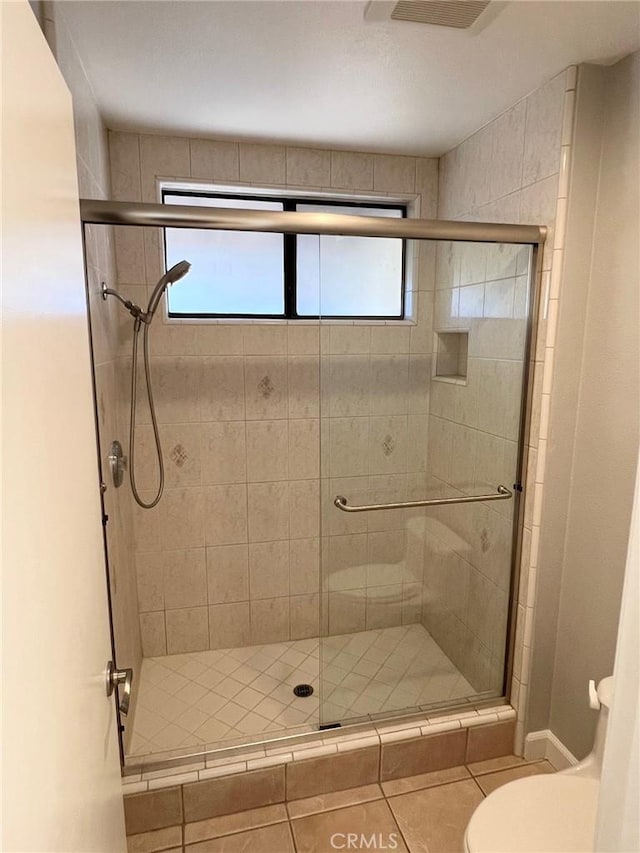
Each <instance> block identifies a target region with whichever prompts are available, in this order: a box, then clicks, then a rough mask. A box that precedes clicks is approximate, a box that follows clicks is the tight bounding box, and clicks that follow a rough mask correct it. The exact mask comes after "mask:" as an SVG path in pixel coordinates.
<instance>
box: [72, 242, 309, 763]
mask: <svg viewBox="0 0 640 853" xmlns="http://www.w3.org/2000/svg"><path fill="white" fill-rule="evenodd" d="M100 228H104V226H100ZM96 230H97V229H96V228H93V229H90V236H91V237H92V238H93V237H94V236H95V235H94V232H96ZM110 231H111V229H109V232H110ZM194 233H200V232H194ZM105 239H106V238H105ZM114 244H115V254H116V257H117V260H118V264H117V265H116V264H115V263H113V264H112V265H111V266H110V267H109V269H107V270H104V269H103V268H102V267H99V268H98V264H97V262H96V261H93V260H92V259H93V258H94V257H95V256H97V255H98V252H99V250H101V245H99V246H98V248H97V249H96V248H94V245H93V243H88V252H87V256H88V259H89V261H88V284H89V296H90V299H89V307H90V322H91V329H92V334H93V341H94V382H95V390H96V409H97V414H98V429H99V440H100V446H99V452H100V458H101V463H102V471H103V478H104V480H105V484H106V490H105V492H104V506H105V513H106V515H108V522H107V524H106V537H107V551H108V570H109V577H110V589H111V608H112V610H111V616H112V622H113V628H114V638H115V647H116V661H117V665H118V666H119V667H121V668H123V667H132V668H133V670H134V681H133V694H132V702H131V707H130V710H129V714H128V715H127V716H126V717H125V716H123V718H122V722H123V724H124V732H123V733H122V738H123V751H124V754H125V758H126V762H127V763H131V764H137V763H140V762H142V763H144V762H149V761H157V760H163V759H164V758H166V757H168V756H181V755H185V754H194V753H200V752H209V751H215V750H220V749H224V748H226V747H230V746H234V745H241V744H251V743H257V742H262V741H266V740H271V739H273V738H278V737H282V736H287V735H292V734H301V733H304V732H312V731H315V730H317V728H318V726H319V719H318V702H319V695H320V690H319V684H318V681H319V679H318V669H319V663H318V657H319V651H318V646H319V640H318V637H319V633H320V627H319V613H320V596H319V579H318V565H319V529H320V521H319V513H320V503H319V494H320V459H319V457H320V446H319V432H320V417H319V414H320V402H319V395H320V390H319V386H320V383H319V369H320V357H319V348H320V335H319V333H320V329H319V327H318V322H317V321H313V322H310V323H301V324H287V323H256V322H253V323H247V322H245V321H242V320H240V321H239V320H236V321H232V322H228V323H225V322H213V323H211V322H206V321H205V322H202V321H197V320H196V321H194V322H190V321H188V320H179V321H171V320H169V319H168V318H167V316H166V311H165V306H164V305H162V306H161V307H160V309H159V310H158V311H157V312H156V314H155V316H154V319H153V323H152V325H151V327H150V332H149V340H150V365H149V366H150V372H151V379H152V384H153V389H154V401H155V408H156V413H157V418H158V427H159V433H160V440H161V445H162V453H163V458H164V466H165V488H164V493H163V495H162V498H161V500H160V501H159V503H158V504H157V506H155V507H154V508H153V509H144V508H142V507H140V506H138V505H137V504H136V503H135V502H134V501H133V499H132V494H131V488H130V484H129V479H128V478H129V471H128V470H126V472H125V477H124V479H123V482H122V483H121V485H119V486H117V487H116V485H115V483H114V482H113V481H112V480H111V478H110V475H109V464H108V455H109V452H110V448H111V443H112V441H113V440H114V439H117V440H118V441H120V443H121V444H122V447H123V451H124V454H125V456H127V457H130V452H129V448H128V436H129V402H130V381H131V351H132V346H131V344H132V333H133V325H134V320H133V318H132V317H131V315H130V314H129V312H128V311H127V310H126V308H125V307H124V306H123V305H122V304H121V303H120V302H119V301H118V300H117V299H116V298H115V297H113V296H112V297H109V299H108V300H106V301H105V300H103V299H102V293H101V289H100V282H101V281H106V282H107V283H108V285H109V286H110V287H111V288H113V289H114V290H117V291H118V293H119V295H120V296H121V297H122V298H123V299H125V300H131V301H132V302H135V303H136V304H138V305H140V306H141V307H142V308H143V309H144V308H145V307H146V305H147V302H148V299H149V296H150V292H151V290H152V289H153V286H154V285H155V283H156V282H157V280H158V279H159V278H160V276H161V275H162V274H163V273H164V257H163V235H162V231H161V230H160V229H155V228H135V227H122V228H118V229H115V239H114ZM105 245H107V244H105ZM110 245H111V244H109V247H110ZM143 246H144V249H145V250H144V251H142V247H143ZM102 251H103V253H104V254H106V248H104V249H102ZM181 251H182V250H181ZM184 252H185V254H184V256H185V257H186V258H187V260H189V261H191V262H192V264H193V267H192V273H190V274H189V275H187V276H185V277H184V279H182V280H181V281H180V282H179V284H177V285H176V286H175V287H176V292H177V288H180V289H181V291H182V292H183V293H184V294H185V295H187V293H188V292H189V288H190V287H191V286H192V285H193V286H195V287H196V290H197V288H198V283H199V281H201V280H202V276H203V271H202V270H201V269H200V266H201V265H202V263H206V258H203V257H202V256H201V255H198V253H196V254H195V255H190V254H189V253H188V252H187V251H186V249H185V250H184ZM199 265H200V266H199ZM116 270H117V273H116ZM192 274H193V278H192V277H191V276H192ZM117 275H119V280H118V278H117ZM131 281H133V282H135V283H134V284H130V283H129V282H131ZM138 360H139V363H138V384H139V393H138V403H139V409H138V413H137V430H136V454H135V467H136V477H137V481H138V483H139V486H140V490H141V493H142V497H143V498H144V499H146V500H149V499H150V498H151V497H152V496H153V495H154V494H155V489H156V486H157V477H158V473H157V459H156V456H155V444H154V439H153V429H152V425H151V419H150V413H149V405H148V400H147V396H146V393H145V390H144V389H145V386H144V370H143V366H142V352H139V353H138ZM305 685H310V686H311V687H312V688H313V691H312V692H311V694H310V695H309V694H308V692H307V691H306V690H305V689H304V688H305ZM295 688H302V689H301V690H298V691H295V690H294V689H295Z"/></svg>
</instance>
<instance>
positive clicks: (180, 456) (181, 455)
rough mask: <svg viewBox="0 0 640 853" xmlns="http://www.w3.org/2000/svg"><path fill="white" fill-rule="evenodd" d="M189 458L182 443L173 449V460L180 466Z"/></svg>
mask: <svg viewBox="0 0 640 853" xmlns="http://www.w3.org/2000/svg"><path fill="white" fill-rule="evenodd" d="M188 458H189V455H188V453H187V451H186V450H185V449H184V447H183V446H182V445H181V444H176V446H175V447H174V448H173V450H172V451H171V461H172V462H175V464H176V465H177V466H178V468H182V466H183V465H184V463H185V462H186V461H187V459H188Z"/></svg>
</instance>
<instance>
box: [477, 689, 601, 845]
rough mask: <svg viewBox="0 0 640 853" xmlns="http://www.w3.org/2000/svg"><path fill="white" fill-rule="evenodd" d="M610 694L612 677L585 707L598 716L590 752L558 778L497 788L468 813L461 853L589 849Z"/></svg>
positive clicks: (546, 777)
mask: <svg viewBox="0 0 640 853" xmlns="http://www.w3.org/2000/svg"><path fill="white" fill-rule="evenodd" d="M612 694H613V678H612V677H611V676H609V677H608V678H603V679H602V681H601V682H600V683H599V684H598V687H597V689H596V688H595V687H594V685H593V682H591V683H590V685H589V696H590V704H591V707H592V708H598V709H599V711H600V714H599V717H598V725H597V729H596V736H595V740H594V744H593V749H592V750H591V752H590V753H589V755H588V756H587V757H586V758H585V759H584V760H583V761H580V762H579V763H578V764H576V765H575V766H573V767H570V768H569V769H567V770H562V771H560V772H559V773H553V774H549V775H541V776H529V777H527V778H525V779H517V780H515V781H514V782H509V783H508V784H506V785H503V786H502V787H501V788H498V789H497V790H496V791H494V792H493V793H491V794H489V796H488V797H487V798H486V799H485V800H483V802H482V803H480V805H479V806H478V808H477V809H476V810H475V812H474V813H473V815H472V817H471V820H470V821H469V825H468V826H467V831H466V833H465V838H464V844H465V846H464V850H465V853H558V851H559V850H561V851H563V853H570V851H576V852H578V851H579V853H585V851H588V850H593V839H594V833H595V825H596V811H597V807H598V792H599V788H600V773H601V770H602V756H603V753H604V743H605V736H606V731H607V721H608V717H609V709H610V707H611V697H612Z"/></svg>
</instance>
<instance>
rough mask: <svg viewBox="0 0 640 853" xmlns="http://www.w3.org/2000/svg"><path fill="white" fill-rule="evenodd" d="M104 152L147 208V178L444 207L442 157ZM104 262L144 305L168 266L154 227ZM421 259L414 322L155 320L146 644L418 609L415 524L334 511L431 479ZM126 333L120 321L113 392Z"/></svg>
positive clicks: (221, 148) (299, 629) (240, 637)
mask: <svg viewBox="0 0 640 853" xmlns="http://www.w3.org/2000/svg"><path fill="white" fill-rule="evenodd" d="M110 148H111V164H112V176H113V183H112V187H113V195H114V197H115V198H118V199H121V200H132V201H137V200H143V201H156V200H157V199H158V188H157V179H158V178H165V179H166V178H174V179H178V180H189V179H192V180H198V181H201V182H202V181H204V182H212V183H219V184H222V185H227V186H228V185H230V184H231V185H233V186H257V187H274V188H279V189H282V190H284V189H290V190H305V191H308V192H309V193H314V192H315V193H317V192H323V191H329V192H334V193H335V192H343V193H347V194H348V193H357V194H360V195H362V196H366V197H371V198H377V197H380V198H381V199H387V200H388V199H389V198H394V199H396V198H398V199H405V200H407V201H409V202H411V204H412V207H413V211H412V212H413V215H420V212H421V213H422V215H424V216H427V217H432V216H434V215H435V210H436V195H437V161H435V160H422V159H416V158H411V157H389V156H382V155H375V154H360V153H353V152H339V151H324V150H313V149H305V148H285V147H282V146H275V145H273V146H270V145H253V144H251V145H249V144H245V143H235V142H228V141H225V142H220V141H215V140H207V139H186V138H174V137H163V136H149V135H144V134H141V135H138V134H134V133H111V134H110ZM116 254H117V261H118V283H119V287H120V290H121V291H122V292H123V293H124V294H126V295H127V296H129V297H130V298H132V299H134V300H135V301H138V302H141V303H142V302H144V300H145V299H146V298H147V289H148V287H149V286H152V285H153V284H154V283H155V281H156V280H157V278H158V277H159V276H160V275H161V274H162V271H163V270H162V256H161V249H160V241H159V235H158V232H157V231H154V230H153V229H144V230H137V229H133V228H129V229H119V230H117V231H116ZM415 255H416V257H415V259H414V263H415V273H414V276H413V287H414V288H415V292H412V293H411V299H412V304H413V310H414V312H415V323H413V324H408V323H395V324H391V323H371V324H365V323H355V324H354V323H340V324H331V325H325V324H322V325H320V324H318V323H314V322H304V323H293V322H292V323H286V322H272V323H264V322H235V323H234V322H226V323H225V322H204V323H188V322H181V323H172V324H168V323H166V322H162V320H161V318H160V317H159V316H158V318H157V320H156V324H155V325H154V327H153V330H152V335H151V337H152V352H153V359H152V361H153V365H152V366H153V372H154V377H155V394H156V398H157V409H158V415H159V420H160V423H161V432H162V439H163V445H164V452H165V460H166V466H167V490H166V492H165V496H164V497H163V499H162V502H161V503H160V505H159V506H158V508H157V509H156V510H153V511H145V510H138V511H136V521H135V527H136V533H137V542H136V562H137V573H138V591H139V604H140V624H141V630H142V638H143V649H144V653H145V654H146V655H157V654H165V653H175V652H182V651H188V650H195V649H205V648H219V647H229V646H235V645H245V644H249V643H267V642H275V641H280V640H284V639H289V638H291V639H299V638H303V637H309V636H314V635H317V634H318V632H319V631H323V632H326V631H329V632H331V633H342V632H345V631H356V630H360V629H364V628H365V627H366V628H371V627H386V626H388V625H396V624H402V623H403V622H404V623H409V622H416V621H419V620H420V590H421V585H422V550H421V549H422V538H421V531H420V526H419V525H420V519H419V518H418V519H416V520H414V521H413V522H412V520H411V519H410V518H408V517H404V516H399V515H398V514H395V515H394V514H392V515H390V516H389V517H384V514H382V517H381V515H378V516H377V517H376V518H374V519H373V520H372V521H369V522H367V520H366V517H364V516H347V515H344V514H342V513H340V512H339V511H338V510H336V509H335V508H334V507H333V505H332V500H333V497H334V496H335V495H336V494H338V493H345V494H347V495H348V496H349V498H350V500H351V501H357V500H358V499H363V498H364V499H366V500H369V499H374V500H375V499H392V498H393V497H396V496H410V495H413V494H415V493H416V492H417V491H422V490H423V488H424V484H423V481H424V477H425V466H426V441H427V437H426V434H427V425H428V421H427V414H428V390H429V388H428V385H429V377H430V373H431V309H432V302H433V300H432V295H431V291H432V289H433V269H434V260H435V259H434V254H433V251H432V250H430V249H429V247H426V246H422V247H420V250H419V251H418V249H416V250H415ZM185 286H188V280H187V281H186V282H185ZM419 291H422V293H421V292H419ZM420 297H423V298H420ZM130 339H131V327H130V323H129V322H127V321H126V320H125V321H124V322H123V323H122V324H121V344H122V348H121V358H120V361H119V368H120V379H119V381H120V387H121V389H122V393H123V396H124V397H125V398H126V396H127V393H128V392H127V391H126V383H127V382H128V370H129V362H128V359H127V355H128V351H129V347H130ZM140 421H141V424H142V427H141V429H140V446H139V451H138V458H139V463H140V472H141V473H140V478H141V484H142V485H143V486H144V487H145V488H146V489H150V488H153V484H154V482H155V480H154V475H153V444H152V433H151V429H150V426H149V418H148V412H147V411H146V408H145V407H143V408H142V409H141V411H140ZM145 421H146V423H145ZM321 440H322V441H321ZM321 444H322V448H323V454H322V457H323V458H322V459H321V458H320V455H321V454H320V446H321ZM321 513H322V525H321V524H320V516H321ZM416 521H417V525H418V526H417V528H416V527H415V524H416ZM410 522H411V523H410ZM412 524H413V525H414V526H413V527H412V526H411V525H412ZM321 536H322V537H323V539H322V542H321ZM321 554H322V558H321ZM321 563H322V566H321ZM320 571H322V573H323V584H322V586H323V589H324V590H325V595H326V599H325V602H324V604H325V607H323V608H322V613H323V614H324V620H325V621H324V624H322V625H320V621H319V619H320V612H321V608H320V603H321V602H320V595H319V591H320V580H319V574H320Z"/></svg>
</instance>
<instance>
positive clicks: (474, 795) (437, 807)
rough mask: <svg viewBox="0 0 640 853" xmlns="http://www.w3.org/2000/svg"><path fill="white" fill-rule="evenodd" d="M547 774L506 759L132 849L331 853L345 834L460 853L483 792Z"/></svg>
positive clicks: (387, 845)
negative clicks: (514, 781)
mask: <svg viewBox="0 0 640 853" xmlns="http://www.w3.org/2000/svg"><path fill="white" fill-rule="evenodd" d="M552 772H554V770H553V767H552V766H551V765H550V764H549V763H548V762H547V761H537V762H526V761H525V760H524V759H522V758H517V757H516V756H513V755H510V756H503V757H501V758H494V759H490V760H488V761H481V762H477V763H475V764H470V765H467V766H461V767H452V768H450V769H448V770H440V771H436V772H434V773H424V774H421V775H420V776H411V777H408V778H404V779H395V780H393V781H392V782H383V783H382V784H381V785H378V784H373V785H365V786H363V787H361V788H352V789H350V790H347V791H337V792H334V793H329V794H322V795H319V796H315V797H310V798H308V799H304V800H294V801H291V802H288V803H286V804H285V803H278V804H276V805H271V806H264V807H262V808H258V809H252V810H249V811H245V812H238V813H236V814H230V815H223V816H222V817H216V818H211V819H209V820H202V821H198V822H196V823H188V824H186V825H185V826H184V827H171V828H170V829H166V830H160V831H156V832H155V833H143V834H142V835H137V836H130V837H129V839H128V842H129V851H130V853H134V851H135V853H138V851H140V850H143V849H144V850H161V849H162V850H166V849H167V845H168V844H169V843H172V844H173V845H174V846H172V847H171V851H172V853H246V852H247V851H259V853H334V851H335V850H336V849H340V844H344V845H345V846H344V847H343V848H342V849H347V847H346V841H347V838H346V836H347V834H349V833H351V834H352V836H353V834H354V833H355V834H356V836H357V838H356V842H357V843H352V845H351V847H349V848H348V849H352V850H357V849H360V850H371V849H375V850H396V851H399V853H401V852H402V851H404V853H460V851H461V850H462V849H463V839H464V833H465V830H466V827H467V824H468V822H469V820H470V818H471V815H472V814H473V812H474V810H475V809H476V807H477V806H478V805H479V804H480V803H481V802H482V800H483V798H484V797H485V796H486V795H487V793H489V792H490V791H494V790H495V789H496V788H498V787H500V785H504V784H506V783H507V782H510V781H511V780H513V779H516V778H521V777H523V776H531V775H534V774H538V773H552ZM163 833H165V834H166V839H165V837H164V835H163ZM169 833H172V835H171V836H170V835H169ZM360 835H362V836H363V838H362V839H360ZM372 836H375V839H374V841H372V840H371V839H372ZM332 840H333V841H332ZM180 842H182V843H180ZM182 845H184V846H182Z"/></svg>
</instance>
